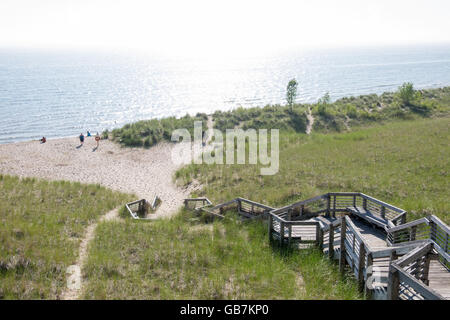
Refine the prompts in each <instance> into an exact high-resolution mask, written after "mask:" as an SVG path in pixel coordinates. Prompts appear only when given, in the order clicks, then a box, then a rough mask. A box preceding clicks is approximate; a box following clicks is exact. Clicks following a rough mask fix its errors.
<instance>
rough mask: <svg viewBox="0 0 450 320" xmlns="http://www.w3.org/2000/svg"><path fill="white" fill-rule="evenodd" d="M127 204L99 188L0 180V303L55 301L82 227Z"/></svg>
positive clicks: (119, 196)
mask: <svg viewBox="0 0 450 320" xmlns="http://www.w3.org/2000/svg"><path fill="white" fill-rule="evenodd" d="M128 200H130V196H128V195H124V194H121V193H118V192H112V191H110V190H108V189H105V188H103V187H100V186H99V185H82V184H80V183H70V182H63V181H59V182H48V181H44V180H38V179H31V178H26V179H19V178H17V177H11V176H4V175H0V226H1V227H0V228H1V232H0V299H58V298H59V297H60V294H61V292H62V289H63V288H65V286H66V269H67V267H68V266H69V265H71V264H73V263H74V262H75V261H76V258H77V256H78V247H79V243H80V239H81V238H82V237H83V235H84V232H85V229H86V227H87V226H88V225H89V224H91V223H93V222H94V221H96V220H97V218H98V217H99V216H100V215H102V214H104V213H106V212H108V211H109V210H111V209H113V208H115V207H117V206H118V205H120V204H123V203H124V202H126V201H128Z"/></svg>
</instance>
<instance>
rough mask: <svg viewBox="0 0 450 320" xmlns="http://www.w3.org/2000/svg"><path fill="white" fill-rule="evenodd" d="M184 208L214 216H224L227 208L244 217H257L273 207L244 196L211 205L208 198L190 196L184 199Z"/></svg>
mask: <svg viewBox="0 0 450 320" xmlns="http://www.w3.org/2000/svg"><path fill="white" fill-rule="evenodd" d="M184 204H185V208H187V209H191V210H196V211H202V212H204V213H207V214H210V215H211V216H213V217H214V218H220V219H223V218H225V216H224V214H225V212H226V211H229V210H236V212H237V213H238V214H239V215H240V216H242V217H244V218H246V219H258V218H264V217H266V216H267V215H268V214H269V212H270V211H272V210H274V208H272V207H269V206H267V205H265V204H262V203H258V202H255V201H252V200H248V199H244V198H236V199H233V200H231V201H227V202H224V203H221V204H218V205H215V206H213V205H212V203H211V201H210V200H209V199H208V198H190V199H185V200H184Z"/></svg>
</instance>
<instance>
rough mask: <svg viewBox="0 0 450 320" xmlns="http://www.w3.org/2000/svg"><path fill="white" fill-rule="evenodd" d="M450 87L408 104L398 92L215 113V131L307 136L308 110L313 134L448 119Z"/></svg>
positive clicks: (426, 93) (420, 93) (425, 92)
mask: <svg viewBox="0 0 450 320" xmlns="http://www.w3.org/2000/svg"><path fill="white" fill-rule="evenodd" d="M449 106H450V87H444V88H438V89H425V90H416V91H414V97H413V98H412V99H411V101H409V102H408V103H405V102H404V101H402V100H401V98H400V89H399V91H397V92H385V93H383V94H381V95H376V94H368V95H361V96H358V97H345V98H341V99H339V100H336V101H334V102H332V101H331V100H330V99H329V96H328V95H325V96H324V97H323V98H321V99H319V101H317V102H316V103H312V104H295V105H293V106H281V105H273V106H272V105H268V106H265V107H264V108H258V107H255V108H246V109H245V108H242V107H240V108H237V109H234V110H231V111H216V112H215V113H214V114H213V119H214V127H215V128H217V129H219V130H222V131H225V130H226V129H232V128H236V127H239V128H242V129H244V130H245V129H248V128H253V129H260V128H263V129H279V130H282V131H284V132H303V133H304V132H305V130H306V126H307V123H308V121H307V118H306V113H307V110H308V108H309V109H310V110H311V113H312V115H313V116H314V124H313V131H315V132H322V133H324V132H343V131H346V130H348V129H349V128H353V127H358V126H362V125H364V126H367V125H371V124H379V123H380V122H389V121H392V120H397V121H398V120H413V119H417V118H429V117H437V116H443V115H449V114H450V113H449V111H450V108H449Z"/></svg>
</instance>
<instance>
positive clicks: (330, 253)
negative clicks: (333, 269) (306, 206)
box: [328, 224, 334, 259]
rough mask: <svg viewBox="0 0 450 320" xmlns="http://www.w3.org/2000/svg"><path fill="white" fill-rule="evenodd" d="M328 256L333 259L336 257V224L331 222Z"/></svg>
mask: <svg viewBox="0 0 450 320" xmlns="http://www.w3.org/2000/svg"><path fill="white" fill-rule="evenodd" d="M328 240H329V241H328V257H329V258H330V259H333V257H334V226H333V224H330V234H329V236H328Z"/></svg>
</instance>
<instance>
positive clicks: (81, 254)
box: [61, 208, 119, 300]
mask: <svg viewBox="0 0 450 320" xmlns="http://www.w3.org/2000/svg"><path fill="white" fill-rule="evenodd" d="M118 217H119V210H118V209H117V208H116V209H114V210H111V211H109V212H108V213H106V214H105V215H103V216H102V217H100V219H99V221H111V220H113V219H116V218H118ZM97 224H98V223H97V222H95V223H93V224H91V225H89V226H88V227H87V228H86V234H85V235H84V238H83V239H81V242H80V247H79V250H78V259H77V261H76V262H75V264H74V265H71V266H69V267H68V268H67V274H68V277H67V287H66V290H65V291H64V292H63V293H62V295H61V299H62V300H76V299H79V298H80V294H81V292H82V288H83V282H82V273H81V269H82V267H83V266H84V264H85V262H86V260H87V256H88V244H89V242H90V241H91V240H92V239H94V236H95V229H96V228H97Z"/></svg>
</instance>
